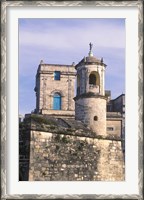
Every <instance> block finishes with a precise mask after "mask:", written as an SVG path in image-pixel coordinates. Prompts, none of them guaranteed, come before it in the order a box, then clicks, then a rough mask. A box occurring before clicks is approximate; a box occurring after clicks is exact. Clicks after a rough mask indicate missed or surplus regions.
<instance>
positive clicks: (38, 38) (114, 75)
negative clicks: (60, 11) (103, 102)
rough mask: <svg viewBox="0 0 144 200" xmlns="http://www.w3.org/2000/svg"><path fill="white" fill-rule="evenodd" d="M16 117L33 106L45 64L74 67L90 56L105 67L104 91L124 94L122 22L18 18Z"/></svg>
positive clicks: (121, 20) (115, 95)
mask: <svg viewBox="0 0 144 200" xmlns="http://www.w3.org/2000/svg"><path fill="white" fill-rule="evenodd" d="M18 23H19V114H22V115H24V114H26V113H31V111H33V110H34V109H35V107H36V97H35V92H34V87H35V75H36V72H37V68H38V65H39V63H40V61H41V60H43V62H44V63H46V64H68V65H71V64H72V63H73V62H75V64H77V63H78V62H79V61H80V60H81V59H82V58H83V57H84V56H88V52H89V43H90V42H91V43H92V44H93V49H92V51H93V54H94V56H95V57H96V58H102V57H103V60H104V63H105V64H106V65H107V67H106V70H105V89H106V90H111V96H112V99H114V98H116V97H117V96H119V95H121V94H122V93H125V19H120V18H119V19H118V18H117V19H114V18H113V19H109V18H105V19H98V18H94V19H85V18H83V19H82V18H81V19H66V18H65V19H60V18H58V19H50V18H47V19H36V18H33V19H29V18H25V19H24V18H21V19H19V22H18Z"/></svg>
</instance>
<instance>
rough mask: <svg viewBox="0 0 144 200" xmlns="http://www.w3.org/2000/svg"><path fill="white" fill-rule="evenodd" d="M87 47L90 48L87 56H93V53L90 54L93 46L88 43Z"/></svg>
mask: <svg viewBox="0 0 144 200" xmlns="http://www.w3.org/2000/svg"><path fill="white" fill-rule="evenodd" d="M89 46H90V51H89V56H93V53H92V47H93V44H92V43H91V42H90V43H89Z"/></svg>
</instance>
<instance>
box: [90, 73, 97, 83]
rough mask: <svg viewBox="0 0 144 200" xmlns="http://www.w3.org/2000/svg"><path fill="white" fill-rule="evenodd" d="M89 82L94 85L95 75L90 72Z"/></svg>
mask: <svg viewBox="0 0 144 200" xmlns="http://www.w3.org/2000/svg"><path fill="white" fill-rule="evenodd" d="M89 84H92V85H96V75H95V74H90V76H89Z"/></svg>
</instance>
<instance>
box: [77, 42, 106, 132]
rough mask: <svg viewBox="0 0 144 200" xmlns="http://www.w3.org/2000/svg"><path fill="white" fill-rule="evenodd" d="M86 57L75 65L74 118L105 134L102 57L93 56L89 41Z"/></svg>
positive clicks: (103, 66) (104, 65) (103, 67)
mask: <svg viewBox="0 0 144 200" xmlns="http://www.w3.org/2000/svg"><path fill="white" fill-rule="evenodd" d="M89 45H90V50H89V53H88V56H87V57H84V58H83V59H82V60H81V61H80V62H79V63H78V64H77V65H76V66H75V69H76V70H77V94H76V97H75V98H74V100H75V118H76V120H80V121H82V122H84V123H86V124H87V125H89V126H90V127H91V128H92V130H93V131H94V132H95V133H96V134H98V135H105V134H106V97H105V68H106V64H104V63H103V58H102V59H97V58H96V57H94V56H93V52H92V47H93V45H92V44H91V43H90V44H89Z"/></svg>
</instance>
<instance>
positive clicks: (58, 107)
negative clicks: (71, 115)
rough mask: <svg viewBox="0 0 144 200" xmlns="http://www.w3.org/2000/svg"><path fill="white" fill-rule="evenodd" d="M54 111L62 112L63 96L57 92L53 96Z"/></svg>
mask: <svg viewBox="0 0 144 200" xmlns="http://www.w3.org/2000/svg"><path fill="white" fill-rule="evenodd" d="M53 109H54V110H61V94H60V93H58V92H56V93H55V94H54V96H53Z"/></svg>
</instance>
